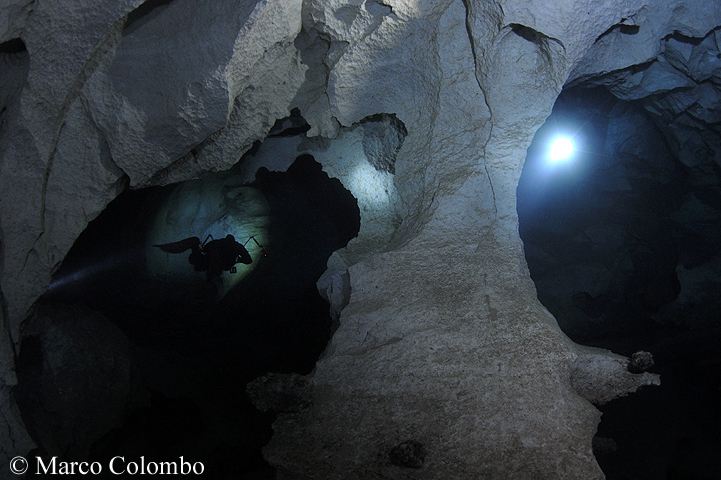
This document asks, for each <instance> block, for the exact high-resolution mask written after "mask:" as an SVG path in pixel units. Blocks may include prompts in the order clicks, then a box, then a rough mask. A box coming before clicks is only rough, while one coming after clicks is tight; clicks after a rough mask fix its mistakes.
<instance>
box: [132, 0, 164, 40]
mask: <svg viewBox="0 0 721 480" xmlns="http://www.w3.org/2000/svg"><path fill="white" fill-rule="evenodd" d="M172 2H173V0H148V1H146V2H143V3H142V4H140V6H138V7H137V8H136V9H135V10H133V11H132V12H130V13H129V14H128V18H127V20H126V21H125V27H124V28H123V36H126V35H130V34H131V33H133V32H134V31H135V30H137V29H138V28H139V27H141V26H142V25H144V24H146V23H147V22H148V21H150V20H152V19H153V18H155V17H156V16H157V15H158V14H160V12H162V11H163V10H164V9H165V8H167V6H168V5H170V4H171V3H172Z"/></svg>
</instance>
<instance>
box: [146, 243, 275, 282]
mask: <svg viewBox="0 0 721 480" xmlns="http://www.w3.org/2000/svg"><path fill="white" fill-rule="evenodd" d="M208 238H213V236H212V235H208V236H207V237H206V239H205V242H203V243H200V238H198V237H189V238H186V239H184V240H180V241H179V242H172V243H164V244H162V245H153V246H154V247H158V248H159V249H161V250H162V251H164V252H168V253H183V252H185V251H186V250H190V256H189V257H188V261H189V262H190V263H191V265H193V267H195V271H196V272H207V275H208V280H212V279H213V278H215V277H219V276H220V274H221V273H223V272H224V271H226V272H230V273H235V272H236V269H235V264H236V263H244V264H246V265H249V264H251V263H253V259H252V258H251V257H250V254H249V253H248V250H246V249H245V246H243V245H241V244H240V243H238V242H236V241H235V237H233V235H230V234H228V235H226V236H225V238H221V239H220V240H211V241H210V242H208ZM251 238H252V239H253V240H255V237H251ZM249 240H250V239H249ZM206 242H207V243H206ZM246 243H247V242H246ZM255 243H258V241H257V240H255ZM258 245H259V246H260V244H258ZM261 248H262V247H261Z"/></svg>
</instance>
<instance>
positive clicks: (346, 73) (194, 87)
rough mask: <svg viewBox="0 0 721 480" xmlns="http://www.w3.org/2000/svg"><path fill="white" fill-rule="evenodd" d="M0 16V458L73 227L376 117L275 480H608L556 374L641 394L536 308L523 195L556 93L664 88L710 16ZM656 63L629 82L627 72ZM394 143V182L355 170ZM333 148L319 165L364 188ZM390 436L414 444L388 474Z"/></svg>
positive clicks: (178, 8)
mask: <svg viewBox="0 0 721 480" xmlns="http://www.w3.org/2000/svg"><path fill="white" fill-rule="evenodd" d="M0 19H3V20H4V23H2V24H0V56H1V57H2V59H1V60H0V62H1V64H2V66H3V75H2V78H1V79H0V82H1V83H0V100H1V101H2V107H1V110H0V112H1V113H0V118H1V119H2V122H1V123H0V129H1V130H0V155H1V156H0V158H1V160H0V161H1V163H0V169H1V174H0V189H1V190H0V191H1V192H2V203H0V242H1V243H2V252H1V253H2V257H1V258H2V263H1V265H2V271H1V275H2V276H1V277H0V282H1V287H2V290H1V295H2V307H3V308H2V325H3V327H4V328H3V329H2V338H0V345H1V349H0V371H1V372H2V374H3V377H2V378H3V383H2V384H0V412H1V413H0V415H1V416H2V419H3V420H2V421H3V422H5V423H7V425H8V428H2V429H0V431H2V432H3V433H2V434H0V435H2V436H1V437H0V443H2V444H3V445H4V446H6V447H7V448H3V453H2V455H4V456H5V457H4V458H0V464H3V465H4V464H5V462H6V460H7V458H9V457H12V456H13V455H15V454H19V453H25V452H27V451H28V450H29V448H30V446H31V440H30V439H29V437H28V435H27V433H26V431H25V428H24V426H23V424H22V421H21V419H20V418H19V416H18V415H17V413H16V409H15V407H14V404H13V400H12V398H11V397H10V390H11V388H12V386H13V385H14V384H15V383H16V378H15V373H14V359H15V356H16V355H17V354H18V352H17V348H18V344H19V341H20V339H21V324H22V322H23V320H24V319H25V317H26V315H27V313H28V311H29V309H30V307H31V305H32V304H33V303H34V302H35V300H36V299H37V298H38V297H39V296H40V295H41V294H42V293H43V292H44V290H45V289H46V288H47V286H48V284H49V282H50V276H51V274H52V273H53V271H54V270H55V269H56V268H57V267H58V265H59V264H60V263H61V262H62V260H63V258H64V256H65V254H66V253H67V251H68V250H69V248H70V247H71V245H72V244H73V242H74V240H75V239H76V238H77V237H78V235H79V234H80V232H81V231H82V230H83V229H84V228H85V226H86V225H87V223H88V222H89V221H90V220H92V219H93V218H94V217H95V216H96V215H98V213H99V212H100V211H102V209H103V208H104V207H105V206H106V205H107V203H108V202H109V201H110V200H111V199H113V198H114V197H115V196H116V195H117V194H118V193H119V192H120V191H121V190H122V189H123V188H125V187H126V186H127V185H129V186H130V188H139V187H144V186H149V185H163V184H167V183H172V182H178V181H181V180H186V179H190V178H196V177H199V176H201V175H202V174H203V173H206V172H211V171H218V170H224V169H227V168H229V167H230V166H232V165H234V164H235V163H236V162H238V160H239V159H240V157H241V156H242V155H243V153H245V152H246V151H248V150H249V149H250V148H251V146H252V145H253V144H254V142H256V141H259V140H262V139H264V138H265V136H266V135H268V133H269V132H270V130H271V127H272V126H273V125H274V123H275V121H276V120H277V119H280V118H284V117H287V116H288V115H289V112H290V111H291V109H293V108H298V109H299V111H300V113H301V115H302V116H303V118H305V119H306V120H307V122H308V123H309V125H310V130H309V131H308V135H309V136H310V137H316V138H317V141H318V144H322V142H323V139H324V138H333V137H335V136H337V135H342V134H344V133H343V132H344V130H341V129H342V128H343V127H348V128H350V127H353V126H354V125H355V126H356V128H363V123H362V122H363V121H364V119H366V120H365V121H367V120H368V119H369V118H370V119H372V118H381V117H378V116H382V118H383V119H384V121H386V122H391V123H393V125H394V127H393V129H391V130H389V129H388V128H386V127H382V126H378V125H380V124H381V123H382V122H379V123H378V125H376V124H374V126H373V127H372V128H378V129H380V130H378V131H375V132H374V133H372V134H371V133H369V135H370V138H371V140H368V141H367V142H366V143H363V149H365V150H364V152H365V153H364V155H365V157H366V159H367V161H366V163H363V161H360V160H358V163H357V166H358V167H359V168H361V167H363V168H365V167H366V166H368V165H369V166H370V170H369V171H371V172H381V173H380V174H379V175H378V178H377V182H378V185H381V186H384V188H386V187H387V190H386V191H385V193H386V197H384V198H381V200H382V203H381V204H379V205H376V206H374V207H373V208H369V209H365V210H364V209H363V208H361V222H362V223H361V233H360V234H359V236H358V237H357V238H356V239H354V240H353V241H352V242H351V243H350V244H349V245H348V247H346V248H345V249H343V250H341V251H339V252H337V253H336V254H334V256H333V257H332V259H331V260H330V261H329V271H328V273H327V275H326V276H324V280H323V282H321V289H322V290H323V291H324V293H325V295H326V296H327V298H329V299H331V300H332V302H333V305H334V308H335V311H336V312H339V311H340V319H339V325H338V328H337V330H336V332H335V334H334V336H333V338H332V340H331V343H330V344H329V345H328V348H327V350H326V352H325V353H324V355H323V357H322V359H321V360H320V361H319V362H318V364H317V367H316V369H315V371H314V372H313V374H312V375H311V376H310V377H309V378H308V385H309V387H308V388H310V389H312V394H311V397H312V398H311V400H310V402H308V403H309V404H308V405H307V406H304V408H300V409H298V410H296V411H290V412H286V413H282V414H280V415H279V417H278V420H277V422H276V423H275V425H274V429H275V435H274V436H273V439H272V441H271V443H270V444H269V445H268V447H267V449H266V451H265V455H266V457H267V459H268V460H269V461H270V462H271V463H272V464H274V465H276V466H277V467H278V469H279V478H296V477H293V475H296V474H298V475H305V476H306V477H307V478H324V479H330V478H347V479H351V478H357V479H369V478H419V479H420V478H425V479H430V478H437V479H447V478H517V479H522V478H528V479H531V478H533V479H538V478H549V479H550V478H585V479H596V478H603V474H602V473H601V471H600V469H599V468H598V465H597V464H596V462H595V459H594V457H593V454H592V452H591V438H592V437H593V434H594V432H595V429H596V424H597V423H598V420H599V414H598V412H597V410H595V408H594V407H593V406H592V405H591V404H590V403H589V402H588V401H587V400H586V399H584V398H582V397H581V396H579V394H578V393H577V392H576V391H575V390H574V384H573V382H572V377H573V375H574V372H576V371H578V369H579V368H580V369H583V368H595V367H592V366H593V365H605V367H603V369H602V371H603V373H605V374H606V375H607V377H608V378H616V377H618V378H619V379H620V380H619V381H618V382H617V384H618V385H621V384H622V385H623V389H620V390H619V391H617V392H615V394H618V395H622V394H624V393H626V392H627V391H632V390H634V389H635V388H638V387H639V386H641V385H645V384H651V383H654V382H656V381H657V379H656V378H655V377H654V376H652V375H650V374H648V375H639V376H634V377H630V378H631V380H630V381H628V379H629V375H630V374H629V373H628V372H627V371H626V370H624V369H622V368H615V367H613V365H616V366H617V365H623V362H622V361H620V360H619V359H618V358H617V357H614V356H612V355H611V354H610V353H609V352H604V351H589V350H587V349H585V348H583V347H580V346H578V345H576V344H574V343H573V342H571V341H570V340H569V339H568V338H567V337H566V336H565V335H564V334H563V333H562V332H561V330H560V329H559V327H558V324H557V322H556V321H555V319H554V318H553V316H552V315H551V314H549V313H548V311H547V310H546V309H545V308H544V307H543V306H542V305H541V304H540V303H539V302H538V300H537V299H536V291H535V288H534V285H533V283H532V281H531V279H530V277H529V274H528V269H527V266H526V261H525V258H524V251H523V245H522V243H521V240H520V238H519V236H518V220H517V214H516V186H517V184H518V179H519V176H520V173H521V168H522V166H523V161H524V158H525V154H526V149H527V147H528V145H529V144H530V142H531V139H532V138H533V135H534V133H535V131H536V129H537V128H538V127H539V126H540V125H541V124H542V123H543V121H544V119H545V118H546V117H547V116H548V115H549V113H550V112H551V108H552V106H553V103H554V101H555V100H556V98H557V97H558V95H559V93H560V91H561V89H562V88H563V86H564V85H565V84H567V83H569V82H582V81H583V82H589V81H591V80H592V79H600V80H599V81H603V82H605V83H607V84H611V83H612V84H613V85H614V88H615V89H616V90H618V91H622V92H624V94H626V95H638V92H639V91H640V90H643V89H645V90H643V91H644V92H648V91H656V90H658V89H670V88H676V86H677V83H673V84H672V85H671V86H667V85H666V84H665V83H664V82H665V79H666V76H659V75H661V74H660V73H655V70H656V69H659V70H660V71H663V72H667V71H668V68H669V67H668V65H672V66H674V67H677V66H678V65H680V64H684V65H686V64H688V63H689V62H686V63H684V62H685V61H686V60H688V59H689V58H695V57H692V56H691V57H689V56H688V55H686V54H687V53H688V52H686V50H687V49H686V47H685V46H684V45H680V46H679V45H676V43H678V42H676V43H673V39H674V38H676V37H669V36H671V35H681V36H684V37H689V38H691V37H693V38H711V40H708V41H709V42H711V41H712V40H713V41H715V36H713V35H712V36H710V37H707V35H708V34H709V32H710V31H711V30H712V29H714V28H715V27H716V26H717V25H718V24H719V23H721V12H720V11H719V7H718V6H717V5H715V4H714V5H708V4H707V2H700V1H697V0H675V1H672V2H661V1H660V0H655V1H650V2H649V1H642V0H635V1H631V2H628V1H623V2H622V1H620V0H608V1H605V2H602V3H599V2H594V1H591V0H586V1H578V2H571V3H567V2H566V3H559V2H553V1H549V2H532V3H529V2H524V1H517V0H504V1H503V2H498V3H489V2H481V1H477V0H429V1H417V0H398V1H396V0H393V1H386V2H380V1H373V0H366V1H352V2H341V1H338V0H306V1H304V2H301V1H300V0H293V1H280V0H267V1H256V2H247V1H241V0H222V1H214V2H204V3H198V2H193V1H192V0H148V1H146V2H144V3H141V1H140V0H124V1H121V2H117V1H115V2H111V1H106V0H103V1H100V2H93V4H92V6H91V5H90V4H88V3H86V2H77V1H76V0H61V1H56V2H29V1H27V0H11V1H9V2H5V4H4V6H2V7H0ZM682 43H683V42H682ZM672 47H673V48H672ZM674 48H675V50H674ZM663 52H665V53H664V55H663V56H660V55H661V53H663ZM684 55H686V56H684ZM685 59H686V60H685ZM649 62H651V63H652V68H648V69H647V70H646V72H647V73H648V78H646V77H643V76H642V77H639V76H638V75H635V74H626V73H623V72H628V71H629V70H627V69H628V68H629V67H632V66H636V65H646V64H648V63H649ZM710 62H711V63H708V64H698V65H697V64H696V63H693V62H691V64H692V65H689V67H693V69H692V70H693V72H694V75H696V76H695V77H694V78H697V79H703V78H706V75H710V74H711V73H713V72H714V68H715V63H713V61H710ZM664 69H665V70H664ZM619 72H621V73H619ZM699 88H700V89H702V88H703V87H699ZM649 89H651V90H649ZM704 92H705V91H704ZM704 92H699V93H698V94H697V95H696V94H694V95H696V97H694V98H699V99H705V100H704V101H706V102H707V101H710V100H709V98H715V97H709V96H708V95H709V94H708V93H704ZM676 100H677V101H675V102H673V106H674V108H681V107H680V104H679V101H680V100H678V99H676ZM687 104H688V102H687ZM658 108H659V109H661V108H666V107H664V106H663V105H659V107H658ZM665 111H667V110H664V112H665ZM359 126H360V127H359ZM368 128H369V129H370V128H371V127H370V126H369V127H368ZM673 128H674V131H679V130H680V129H682V128H684V127H683V126H678V127H677V128H676V127H673ZM381 130H382V131H385V132H389V133H388V138H387V142H386V143H385V144H384V143H383V141H381V140H378V142H380V143H379V145H381V146H380V147H379V146H378V145H376V144H374V142H375V141H376V140H373V139H379V138H381V137H382V135H381V134H380V133H379V132H380V131H381ZM401 131H402V132H403V134H402V135H401V136H403V137H404V138H403V139H402V146H400V150H399V151H398V153H397V156H396V157H395V162H394V163H393V165H392V166H393V168H392V169H391V168H390V167H389V165H387V164H383V163H382V162H381V163H378V162H376V163H375V164H374V163H373V162H372V161H373V159H374V158H378V157H377V156H374V155H376V154H374V153H373V151H375V150H374V149H380V150H383V148H391V149H392V148H396V147H394V145H397V144H400V143H401V141H400V140H398V139H397V138H396V140H394V137H393V135H398V134H397V133H395V134H393V133H392V132H401ZM339 132H340V133H339ZM348 135H350V136H352V135H356V136H358V137H360V140H359V141H361V142H363V140H362V138H363V134H362V133H361V132H360V130H356V133H355V134H348ZM384 138H385V137H384ZM394 142H395V143H394ZM342 155H343V154H342V152H339V156H338V157H336V158H335V159H333V158H326V159H322V158H320V159H319V161H320V162H321V163H322V164H323V166H324V169H326V171H327V172H330V173H331V175H332V176H337V177H338V178H340V179H341V181H343V182H344V183H345V184H346V187H347V188H348V189H349V190H350V191H352V192H353V193H354V194H355V195H357V196H358V195H361V194H362V192H363V188H364V187H363V184H362V180H357V179H356V180H354V177H353V176H352V175H351V174H349V173H348V172H349V170H348V166H349V165H352V164H353V163H352V162H354V161H356V160H354V159H350V158H348V159H346V158H343V156H342ZM329 157H330V156H329ZM689 161H690V160H689ZM366 164H367V165H366ZM260 166H263V165H257V167H260ZM361 178H362V177H361ZM353 181H358V182H361V183H360V184H356V185H352V182H353ZM359 192H360V193H359ZM371 226H372V228H371ZM348 293H349V294H350V296H349V297H348ZM341 309H342V310H341ZM594 356H595V358H596V360H593V358H594ZM579 359H580V360H579ZM609 365H611V366H609ZM589 366H591V367H589ZM576 378H578V375H577V376H576ZM583 378H585V379H588V378H594V379H596V380H593V382H600V381H602V380H601V379H599V377H598V376H593V375H587V376H583ZM593 382H592V383H593ZM624 382H625V383H624ZM589 391H594V389H593V385H590V386H589V385H585V386H584V390H583V392H582V394H583V395H586V396H587V398H588V395H591V394H587V393H588V392H589ZM604 395H605V396H604V399H605V400H607V399H609V398H610V397H608V395H607V392H606V393H604ZM407 441H412V442H411V443H408V444H404V443H403V442H407ZM399 445H411V446H412V447H413V448H412V450H413V451H414V452H415V451H416V450H417V451H418V452H422V453H423V455H418V456H417V458H416V459H415V460H414V461H413V462H411V463H412V466H411V467H408V466H404V465H405V464H404V463H403V462H400V461H390V460H389V459H388V455H389V453H390V452H391V451H395V452H398V450H394V449H396V447H397V446H399ZM419 445H420V446H419ZM416 447H418V448H416ZM421 447H422V448H421ZM420 457H422V460H419V459H420ZM418 462H420V463H421V465H420V468H415V467H417V466H418ZM409 465H410V464H409Z"/></svg>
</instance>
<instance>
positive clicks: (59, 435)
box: [14, 306, 131, 459]
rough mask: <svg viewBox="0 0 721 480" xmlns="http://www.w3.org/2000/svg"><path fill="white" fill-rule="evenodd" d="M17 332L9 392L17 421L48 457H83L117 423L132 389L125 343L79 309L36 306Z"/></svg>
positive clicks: (92, 314) (99, 320)
mask: <svg viewBox="0 0 721 480" xmlns="http://www.w3.org/2000/svg"><path fill="white" fill-rule="evenodd" d="M23 333H24V339H23V343H22V345H21V349H20V354H19V357H18V363H17V370H18V377H19V380H20V382H19V385H18V387H17V388H16V390H15V393H14V395H15V396H16V397H17V398H18V403H20V404H21V405H23V406H24V411H23V419H24V420H25V423H26V425H27V427H28V429H29V430H30V431H31V432H32V433H33V435H34V436H35V438H36V439H38V442H39V443H40V445H39V446H40V447H41V448H42V449H43V451H44V452H46V454H47V455H50V456H53V455H64V456H65V455H66V456H67V458H73V459H80V458H83V457H84V455H86V454H87V453H86V452H88V450H89V447H90V445H91V444H92V443H93V442H94V441H95V440H97V439H98V438H99V437H100V436H101V435H103V434H104V433H107V432H109V431H110V430H111V429H112V428H114V427H117V426H119V425H120V422H121V420H122V418H123V414H124V411H125V403H126V401H127V400H128V396H129V394H130V387H131V382H130V378H131V372H130V370H131V368H130V365H131V354H130V345H129V342H128V340H127V338H126V337H125V335H124V334H123V333H122V332H121V331H120V329H119V328H118V327H117V326H115V325H114V324H113V323H112V322H110V321H109V320H108V319H107V318H105V317H103V316H102V315H100V314H98V313H96V312H93V311H92V310H90V309H88V308H86V307H73V306H57V307H56V306H42V307H40V308H39V309H38V310H37V312H36V313H35V314H34V315H32V316H31V317H30V318H29V320H28V323H27V325H26V329H25V331H24V332H23ZM18 453H20V452H18Z"/></svg>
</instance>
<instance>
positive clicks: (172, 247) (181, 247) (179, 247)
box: [153, 237, 200, 253]
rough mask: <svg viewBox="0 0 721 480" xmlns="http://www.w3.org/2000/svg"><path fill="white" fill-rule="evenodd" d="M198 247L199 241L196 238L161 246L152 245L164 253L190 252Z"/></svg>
mask: <svg viewBox="0 0 721 480" xmlns="http://www.w3.org/2000/svg"><path fill="white" fill-rule="evenodd" d="M199 245H200V239H199V238H198V237H189V238H186V239H185V240H180V241H179V242H172V243H163V244H162V245H153V246H154V247H158V248H159V249H161V250H162V251H164V252H168V253H183V252H184V251H186V250H190V249H192V248H194V247H197V246H199Z"/></svg>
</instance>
